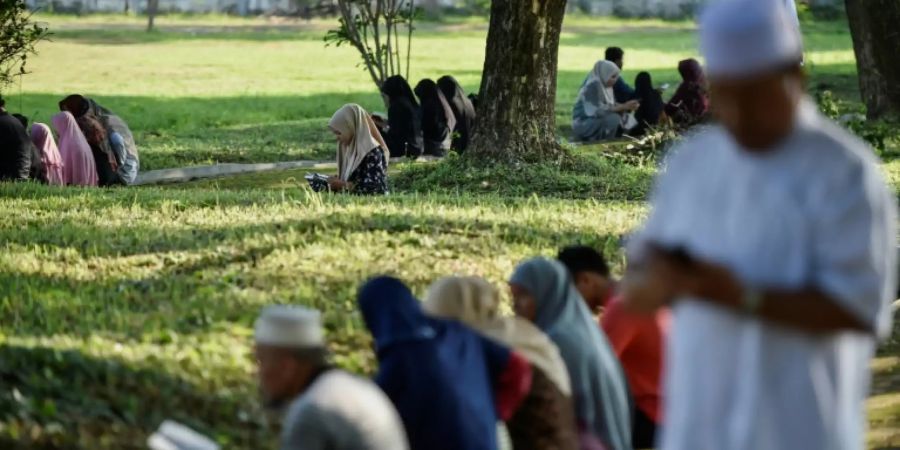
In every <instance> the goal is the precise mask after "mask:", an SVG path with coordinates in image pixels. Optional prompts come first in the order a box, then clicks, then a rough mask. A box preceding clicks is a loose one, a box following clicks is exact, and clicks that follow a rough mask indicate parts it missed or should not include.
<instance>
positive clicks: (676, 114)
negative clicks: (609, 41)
mask: <svg viewBox="0 0 900 450" xmlns="http://www.w3.org/2000/svg"><path fill="white" fill-rule="evenodd" d="M624 59H625V52H624V51H623V50H622V49H621V48H619V47H610V48H607V49H606V54H605V59H604V60H602V61H598V62H597V63H596V64H595V65H594V68H593V69H592V70H591V72H590V73H589V74H588V76H587V78H586V79H585V81H584V83H583V84H582V86H581V89H580V90H579V92H578V98H577V99H576V101H575V107H574V109H573V112H572V129H573V134H574V138H575V140H576V141H580V142H596V141H603V140H609V139H615V138H617V137H620V136H622V135H628V136H632V137H640V136H643V135H644V134H646V133H647V132H648V131H649V130H652V129H653V128H655V127H657V126H659V125H661V124H664V123H671V124H674V125H676V126H679V127H689V126H691V125H694V124H696V123H698V122H701V121H703V120H704V119H705V117H706V115H707V113H708V112H709V95H708V92H707V88H706V78H705V76H704V73H703V67H702V66H701V65H700V63H699V62H698V61H697V60H696V59H686V60H683V61H681V62H680V63H678V72H679V73H680V74H681V78H682V81H681V84H680V85H679V86H678V89H677V90H676V91H675V94H674V95H673V96H672V98H670V99H669V101H668V102H664V101H663V99H662V89H659V88H656V87H654V86H653V79H652V78H651V76H650V74H649V73H648V72H640V73H639V74H638V75H637V77H636V78H635V80H634V88H632V87H631V86H629V85H628V83H627V82H626V81H625V80H624V79H623V78H622V76H621V72H622V68H623V67H624Z"/></svg>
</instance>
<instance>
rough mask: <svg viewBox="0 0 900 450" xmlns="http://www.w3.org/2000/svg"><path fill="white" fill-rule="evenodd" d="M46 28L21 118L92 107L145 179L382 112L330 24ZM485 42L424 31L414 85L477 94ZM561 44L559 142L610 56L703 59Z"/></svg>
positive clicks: (655, 24)
mask: <svg viewBox="0 0 900 450" xmlns="http://www.w3.org/2000/svg"><path fill="white" fill-rule="evenodd" d="M39 20H46V21H47V22H48V24H49V25H50V27H51V31H53V33H54V35H53V37H52V41H50V42H45V43H42V44H41V45H40V46H39V51H40V54H39V56H38V57H37V58H34V59H32V60H31V61H30V66H29V70H30V71H31V74H30V75H28V76H27V77H25V78H24V79H23V80H22V83H21V86H12V87H10V88H9V89H8V90H7V92H4V95H5V96H6V97H7V98H8V100H9V104H10V106H11V108H12V109H15V110H20V111H22V112H23V113H25V114H26V115H29V116H34V117H35V118H37V119H38V120H41V121H48V120H49V117H50V115H51V114H52V113H53V112H55V111H56V109H57V108H56V103H57V102H58V100H59V99H61V98H62V97H63V96H65V95H67V94H69V93H72V92H80V93H84V94H86V95H90V96H94V97H96V98H98V99H99V100H100V101H101V102H102V103H103V104H104V105H106V106H108V107H110V108H111V109H113V110H114V111H116V112H117V113H119V114H120V115H122V116H123V117H124V118H125V119H126V120H127V121H128V122H129V124H130V125H131V126H132V128H133V129H134V131H135V132H136V134H137V138H138V141H139V142H140V147H141V148H140V149H141V157H142V164H143V168H145V169H159V168H167V167H177V166H184V165H192V164H206V163H213V162H251V161H252V162H263V161H281V160H292V159H305V158H323V157H329V156H332V155H333V145H331V143H330V140H329V134H328V132H327V130H326V129H325V123H326V122H327V120H328V118H329V117H330V115H331V113H332V112H333V111H334V110H336V109H337V108H339V107H340V106H341V105H343V104H344V103H347V102H357V103H360V104H362V105H363V106H365V107H366V108H368V109H370V110H384V106H383V104H382V103H381V100H380V97H379V96H378V93H377V92H376V91H375V89H374V85H373V83H372V82H371V80H370V79H369V78H368V75H367V74H366V72H365V71H364V70H363V69H362V68H361V67H358V62H359V56H358V55H357V54H356V53H355V51H354V50H353V49H351V48H349V47H341V48H333V47H331V48H327V47H325V45H324V43H323V41H322V37H323V35H324V32H325V30H326V29H328V28H329V27H330V26H331V25H330V24H329V23H328V22H323V21H314V22H310V23H306V22H303V21H300V22H279V23H276V24H272V23H268V22H266V21H263V20H259V19H252V20H251V19H234V18H227V17H214V18H213V19H211V20H209V21H206V20H205V19H200V18H198V17H196V16H187V17H180V16H175V17H168V16H167V17H165V18H163V19H161V22H160V27H161V29H163V30H165V31H162V32H157V33H145V32H143V31H141V26H142V22H141V19H140V18H116V17H115V16H108V15H103V16H88V17H87V19H86V20H87V21H88V22H86V23H84V22H82V21H76V20H74V19H72V18H71V17H66V16H47V17H41V16H39ZM267 25H268V26H267ZM808 30H809V31H808V33H807V41H808V43H809V52H808V56H809V61H810V68H811V71H812V75H813V80H814V85H816V86H817V85H819V84H824V85H826V86H827V87H830V88H832V89H834V90H835V91H836V92H837V94H838V97H839V98H841V99H856V98H857V97H858V95H857V88H856V86H855V78H854V73H855V65H854V59H853V51H852V45H851V41H850V37H849V34H848V32H847V29H846V26H842V25H838V24H834V23H826V24H812V25H810V26H809V28H808ZM485 32H486V25H485V23H484V21H483V20H466V21H462V22H460V23H442V24H434V23H426V24H422V25H421V29H420V31H419V32H418V34H417V37H416V38H415V40H414V43H413V52H414V59H413V67H412V71H411V73H410V75H411V76H410V78H412V79H413V80H417V79H420V78H423V77H432V78H437V77H439V76H441V75H443V74H446V73H450V74H454V75H455V76H456V77H457V78H458V79H459V80H460V82H461V83H462V84H463V85H464V86H465V88H466V89H467V90H469V91H476V90H477V89H478V86H479V82H480V73H481V68H482V61H483V58H484V38H485ZM561 40H562V45H561V48H560V56H559V73H560V75H559V95H558V110H557V111H558V113H557V115H558V119H559V127H560V134H562V135H563V136H568V134H569V131H570V129H571V118H570V112H571V108H572V105H573V103H574V100H575V95H576V94H577V90H578V88H579V86H580V84H581V82H582V80H583V79H584V77H585V74H586V73H587V72H588V71H589V70H590V68H591V66H592V65H593V63H594V62H595V61H596V60H597V59H598V58H599V57H601V56H602V52H603V48H604V47H606V46H607V45H611V44H616V45H620V46H622V47H624V48H626V49H627V50H628V53H627V56H626V58H627V59H626V70H625V77H626V78H628V79H633V78H634V76H635V75H636V74H637V72H638V71H640V70H650V71H652V73H653V75H654V77H655V80H656V82H657V83H659V84H661V83H663V82H667V83H671V84H672V85H673V86H675V85H676V84H677V80H678V74H677V71H676V66H677V63H678V61H679V60H681V59H683V58H687V57H691V56H695V55H696V51H695V48H696V45H695V42H694V41H695V38H694V31H693V29H692V27H691V26H690V24H689V23H686V22H672V23H669V22H661V21H646V22H642V21H617V20H611V19H603V20H593V21H592V20H588V19H585V18H581V17H576V18H573V19H572V22H571V24H568V25H566V27H565V30H564V32H563V35H562V38H561ZM671 92H672V91H670V93H671Z"/></svg>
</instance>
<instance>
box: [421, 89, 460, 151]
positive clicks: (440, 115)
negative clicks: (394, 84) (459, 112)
mask: <svg viewBox="0 0 900 450" xmlns="http://www.w3.org/2000/svg"><path fill="white" fill-rule="evenodd" d="M415 93H416V96H418V97H419V101H420V102H421V103H422V139H423V141H424V145H425V154H426V155H431V156H439V157H440V156H444V155H446V154H447V152H448V151H450V146H451V144H452V143H453V129H454V128H456V116H454V115H453V111H452V110H451V109H450V104H449V103H447V99H446V98H444V94H443V93H442V92H441V91H440V89H438V86H437V83H435V82H434V81H432V80H429V79H424V80H422V81H420V82H419V84H417V85H416V89H415Z"/></svg>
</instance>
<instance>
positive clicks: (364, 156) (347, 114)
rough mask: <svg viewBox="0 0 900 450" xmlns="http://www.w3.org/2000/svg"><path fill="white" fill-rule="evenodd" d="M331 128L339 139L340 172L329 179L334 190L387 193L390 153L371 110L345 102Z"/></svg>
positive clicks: (332, 121) (329, 124) (329, 123)
mask: <svg viewBox="0 0 900 450" xmlns="http://www.w3.org/2000/svg"><path fill="white" fill-rule="evenodd" d="M328 129H330V130H331V132H332V133H334V136H335V139H336V140H337V142H338V149H337V166H338V174H337V176H334V177H331V178H329V179H328V185H329V187H330V188H331V190H332V191H335V192H351V193H353V194H368V195H373V194H379V195H384V194H387V193H388V185H387V165H388V160H389V159H390V157H391V154H390V150H388V146H387V144H385V143H384V139H382V137H381V133H379V132H378V128H377V127H376V126H375V123H374V122H373V121H372V117H371V116H369V113H367V112H366V110H365V109H363V108H362V107H361V106H359V105H356V104H348V105H344V106H343V107H342V108H341V109H339V110H337V112H335V113H334V116H332V117H331V120H330V121H329V122H328Z"/></svg>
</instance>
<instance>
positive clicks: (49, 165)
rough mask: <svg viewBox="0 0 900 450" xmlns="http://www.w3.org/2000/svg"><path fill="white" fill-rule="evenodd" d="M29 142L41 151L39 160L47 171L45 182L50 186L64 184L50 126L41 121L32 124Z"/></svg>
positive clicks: (59, 157)
mask: <svg viewBox="0 0 900 450" xmlns="http://www.w3.org/2000/svg"><path fill="white" fill-rule="evenodd" d="M31 142H32V143H34V146H35V147H37V148H38V150H40V151H41V162H43V163H44V171H45V172H46V173H47V183H48V184H50V185H52V186H65V185H66V181H65V177H64V176H63V162H62V157H61V156H59V148H57V147H56V141H54V140H53V133H52V132H51V131H50V127H48V126H47V125H45V124H43V123H35V124H34V125H32V126H31Z"/></svg>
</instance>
